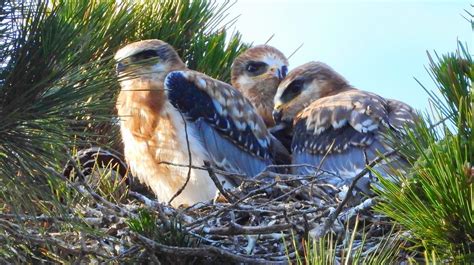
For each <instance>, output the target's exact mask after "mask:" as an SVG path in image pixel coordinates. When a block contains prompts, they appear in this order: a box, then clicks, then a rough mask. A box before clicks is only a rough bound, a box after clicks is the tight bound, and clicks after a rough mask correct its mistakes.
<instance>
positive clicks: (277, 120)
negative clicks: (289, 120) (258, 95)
mask: <svg viewBox="0 0 474 265" xmlns="http://www.w3.org/2000/svg"><path fill="white" fill-rule="evenodd" d="M278 107H280V106H275V108H274V109H273V111H272V116H273V120H274V121H275V124H278V123H281V118H282V116H283V115H282V110H281V108H278Z"/></svg>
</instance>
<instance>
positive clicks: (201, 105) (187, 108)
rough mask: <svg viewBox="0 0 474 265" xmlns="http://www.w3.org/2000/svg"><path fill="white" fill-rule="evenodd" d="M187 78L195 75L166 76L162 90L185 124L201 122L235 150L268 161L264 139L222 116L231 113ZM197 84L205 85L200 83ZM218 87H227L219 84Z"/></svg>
mask: <svg viewBox="0 0 474 265" xmlns="http://www.w3.org/2000/svg"><path fill="white" fill-rule="evenodd" d="M188 74H192V75H196V74H195V73H188V72H181V71H176V72H171V73H170V74H168V76H167V78H166V81H165V87H166V89H167V94H168V99H169V101H170V102H171V104H172V105H173V106H174V107H175V108H177V109H178V110H179V111H180V112H181V113H183V114H184V116H185V117H186V119H187V120H188V121H193V122H197V121H198V120H203V121H204V122H206V124H208V125H209V126H210V127H212V128H213V129H214V130H216V132H218V133H219V135H220V136H222V137H224V138H226V139H228V140H229V141H231V142H233V143H234V144H235V145H236V146H237V147H239V148H241V149H243V150H244V151H246V152H248V153H250V154H253V155H254V156H256V157H259V158H260V159H270V158H271V154H270V151H269V145H270V143H269V140H268V137H259V136H258V134H256V130H255V128H252V125H251V124H249V123H247V122H243V121H238V120H236V119H235V118H234V117H233V116H232V115H225V114H230V113H231V112H232V111H233V110H227V109H226V108H227V107H228V106H223V105H222V104H220V102H219V101H218V100H216V99H214V98H212V97H211V96H210V95H209V93H208V91H206V90H205V89H203V84H196V82H199V81H197V80H196V79H194V80H193V79H192V78H189V76H188ZM195 77H196V76H193V78H195ZM202 78H203V77H202ZM201 81H202V82H205V80H204V79H201ZM219 84H220V85H226V86H228V85H227V84H225V83H222V82H221V83H219ZM226 89H228V88H226ZM238 95H240V94H238ZM240 96H241V95H240ZM248 104H250V103H248ZM235 107H236V108H237V110H235V112H243V111H245V109H242V108H241V106H240V105H237V106H235ZM249 122H250V121H249ZM261 123H263V121H261ZM254 126H255V125H254Z"/></svg>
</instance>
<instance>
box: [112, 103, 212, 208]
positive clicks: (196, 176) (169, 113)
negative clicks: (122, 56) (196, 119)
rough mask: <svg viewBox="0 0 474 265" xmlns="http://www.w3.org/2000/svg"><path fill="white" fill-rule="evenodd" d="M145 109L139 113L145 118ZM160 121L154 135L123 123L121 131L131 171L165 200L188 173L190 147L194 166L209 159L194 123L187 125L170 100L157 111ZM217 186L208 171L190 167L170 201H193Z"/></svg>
mask: <svg viewBox="0 0 474 265" xmlns="http://www.w3.org/2000/svg"><path fill="white" fill-rule="evenodd" d="M146 115H147V113H140V116H142V117H141V118H144V119H146V118H147V117H146ZM159 115H160V122H159V123H158V125H157V127H156V128H155V130H154V134H153V136H154V138H153V139H146V140H143V139H140V137H136V136H134V135H133V134H132V132H131V131H130V130H129V128H127V127H126V126H124V124H123V123H122V126H121V131H122V137H123V142H124V151H125V157H126V159H127V161H128V163H129V165H130V168H131V170H132V173H133V174H134V175H135V176H136V177H138V178H139V179H140V181H141V182H143V183H145V184H147V185H148V186H149V187H150V188H151V189H152V190H153V192H154V193H155V194H156V196H157V197H158V199H159V200H160V201H163V202H168V201H169V200H170V199H171V197H172V196H173V195H174V194H175V193H176V192H177V191H178V190H179V189H180V188H181V187H182V186H183V185H184V183H185V181H186V178H187V176H188V170H189V167H188V166H187V165H188V164H189V154H188V144H187V141H186V130H187V134H188V140H189V150H190V151H191V160H192V164H193V165H194V166H199V167H200V166H203V161H204V160H206V161H209V160H210V159H209V157H208V154H207V152H206V150H205V149H204V148H203V146H202V144H201V142H200V141H199V138H198V135H197V134H196V132H195V131H194V128H193V126H189V125H188V126H186V128H185V123H184V120H183V118H182V116H181V115H180V113H179V112H177V111H176V110H175V109H174V108H173V107H172V106H171V104H170V103H168V102H166V103H165V105H164V106H163V109H162V111H161V112H160V114H159ZM216 191H217V189H216V187H215V185H214V183H213V182H212V180H211V178H210V177H209V175H208V173H207V171H205V170H200V169H191V173H190V179H189V182H188V184H187V185H186V188H185V189H184V190H183V192H182V193H181V194H180V196H178V197H177V198H175V199H174V200H173V203H172V204H173V205H175V206H177V205H180V204H187V205H192V204H194V203H197V202H202V201H207V200H210V199H212V198H213V197H214V196H215V194H216Z"/></svg>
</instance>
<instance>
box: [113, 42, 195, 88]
mask: <svg viewBox="0 0 474 265" xmlns="http://www.w3.org/2000/svg"><path fill="white" fill-rule="evenodd" d="M114 59H115V60H116V62H117V65H116V71H117V75H118V76H119V77H120V78H124V80H127V79H134V78H140V79H145V80H149V81H157V82H163V80H164V79H165V77H166V75H167V74H168V73H169V72H171V71H174V70H182V69H184V68H186V66H185V64H184V63H183V61H181V59H180V57H179V55H178V53H176V51H175V50H174V49H173V47H172V46H171V45H169V44H168V43H166V42H164V41H161V40H157V39H152V40H143V41H138V42H134V43H131V44H128V45H126V46H125V47H123V48H121V49H120V50H118V51H117V53H116V54H115V57H114ZM126 77H129V78H126Z"/></svg>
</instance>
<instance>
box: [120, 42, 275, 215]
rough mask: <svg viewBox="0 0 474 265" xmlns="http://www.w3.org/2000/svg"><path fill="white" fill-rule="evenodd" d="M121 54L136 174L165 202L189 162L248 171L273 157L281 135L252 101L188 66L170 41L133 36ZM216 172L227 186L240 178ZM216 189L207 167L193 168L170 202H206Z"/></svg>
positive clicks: (129, 150) (125, 126)
mask: <svg viewBox="0 0 474 265" xmlns="http://www.w3.org/2000/svg"><path fill="white" fill-rule="evenodd" d="M115 60H116V61H117V74H118V77H119V82H120V86H121V91H120V94H119V96H118V99H117V104H116V107H117V110H118V114H119V116H120V119H121V120H120V129H121V134H122V140H123V143H124V154H125V158H126V161H127V163H128V164H129V166H130V169H131V171H132V174H133V175H134V176H136V177H138V178H139V179H140V181H141V182H143V183H145V184H146V185H148V186H149V187H150V188H151V189H152V191H153V192H154V193H155V194H156V196H157V197H158V199H159V200H160V201H163V202H167V201H168V200H170V199H171V198H172V197H173V196H174V195H175V194H176V193H177V191H178V190H179V189H180V188H182V187H183V186H184V184H185V183H186V181H187V179H188V172H189V171H188V170H189V167H188V166H187V165H188V164H189V163H190V162H192V165H193V166H195V167H202V166H203V165H204V161H209V162H210V163H211V164H212V165H214V166H217V167H219V168H221V169H224V170H226V171H230V172H235V173H240V174H243V175H245V176H247V177H254V176H255V175H257V174H258V173H260V172H261V171H262V170H264V169H265V168H266V167H267V166H268V165H270V164H272V162H273V159H274V156H275V152H274V151H273V149H274V147H275V146H277V145H278V141H277V140H276V139H275V138H273V137H272V136H271V135H270V133H269V132H268V131H267V128H266V126H265V124H264V122H263V120H262V119H261V117H260V116H259V115H258V114H256V112H255V109H254V108H253V107H252V105H251V104H250V102H249V101H248V100H247V99H246V98H245V97H244V96H242V94H241V93H240V92H239V91H237V90H236V89H235V88H233V87H231V86H230V85H228V84H226V83H223V82H220V81H218V80H214V79H212V78H210V77H208V76H206V75H204V74H201V73H198V72H195V71H191V70H189V69H187V68H186V65H185V64H184V63H183V62H182V61H181V59H180V58H179V56H178V54H177V53H176V51H175V50H174V49H173V47H171V46H170V45H169V44H167V43H165V42H163V41H160V40H144V41H139V42H136V43H132V44H129V45H126V46H125V47H123V48H122V49H120V50H119V51H118V52H117V53H116V55H115ZM190 156H191V159H190ZM190 160H191V161H190ZM218 177H219V180H220V181H221V182H225V183H224V187H227V188H229V187H232V186H233V185H234V184H235V183H234V182H233V181H232V180H229V179H227V178H226V177H224V176H218ZM216 191H217V188H216V186H215V184H214V182H213V181H212V179H211V178H210V177H209V175H208V172H207V171H206V170H202V169H199V168H191V171H190V175H189V182H187V184H186V186H185V188H184V190H183V191H182V193H181V194H180V195H179V196H178V197H176V199H175V200H173V202H172V205H174V206H178V205H181V204H186V205H192V204H195V203H197V202H203V201H207V200H210V199H212V198H214V196H215V194H216Z"/></svg>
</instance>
